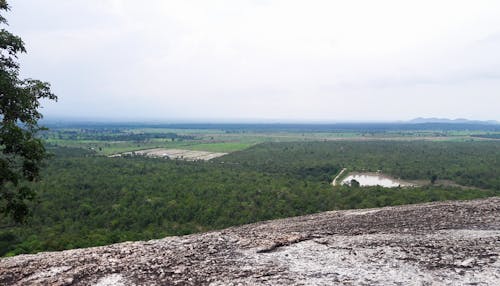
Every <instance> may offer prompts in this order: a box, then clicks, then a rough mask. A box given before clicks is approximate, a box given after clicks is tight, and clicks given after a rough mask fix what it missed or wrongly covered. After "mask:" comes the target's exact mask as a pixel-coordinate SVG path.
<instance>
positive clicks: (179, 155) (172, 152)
mask: <svg viewBox="0 0 500 286" xmlns="http://www.w3.org/2000/svg"><path fill="white" fill-rule="evenodd" d="M226 154H227V153H216V152H207V151H193V150H183V149H165V148H155V149H146V150H139V151H134V152H125V153H118V154H114V155H110V156H108V157H111V158H114V157H123V156H145V157H151V158H167V159H174V160H185V161H198V160H203V161H208V160H211V159H214V158H217V157H221V156H224V155H226Z"/></svg>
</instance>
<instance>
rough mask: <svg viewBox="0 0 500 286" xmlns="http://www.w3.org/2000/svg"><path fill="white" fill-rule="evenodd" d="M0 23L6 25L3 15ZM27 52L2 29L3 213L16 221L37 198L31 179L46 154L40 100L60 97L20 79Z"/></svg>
mask: <svg viewBox="0 0 500 286" xmlns="http://www.w3.org/2000/svg"><path fill="white" fill-rule="evenodd" d="M8 10H9V5H8V4H7V2H6V0H0V12H4V11H8ZM0 24H2V25H7V20H6V19H5V18H4V17H3V16H2V15H1V14H0ZM25 52H26V49H25V47H24V43H23V41H22V40H21V38H20V37H18V36H15V35H13V34H11V33H10V32H8V31H7V30H5V29H3V28H2V29H1V30H0V151H1V152H0V214H2V215H6V216H10V217H12V218H13V219H14V220H15V221H17V222H22V221H24V220H25V218H26V217H27V215H28V214H29V208H28V206H27V203H28V201H29V200H32V199H33V198H34V192H33V190H32V189H31V188H30V187H29V182H33V181H36V180H37V179H38V178H39V171H40V165H41V163H42V161H43V159H45V158H46V157H47V153H46V151H45V148H44V146H43V144H42V141H41V140H40V139H39V138H36V133H37V132H38V131H40V130H42V129H43V128H42V127H40V126H39V125H38V120H39V119H41V118H42V114H41V113H40V112H39V111H38V109H39V108H40V100H41V99H50V100H57V97H56V96H55V95H54V94H53V93H52V92H51V90H50V85H49V84H48V83H46V82H42V81H39V80H34V79H20V78H19V63H18V62H17V54H19V53H25Z"/></svg>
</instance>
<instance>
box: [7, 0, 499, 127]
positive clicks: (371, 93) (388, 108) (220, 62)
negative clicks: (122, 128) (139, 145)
mask: <svg viewBox="0 0 500 286" xmlns="http://www.w3.org/2000/svg"><path fill="white" fill-rule="evenodd" d="M11 5H12V8H13V9H12V12H11V13H10V15H8V16H9V20H10V23H11V27H10V28H11V29H12V30H14V31H15V32H16V33H17V34H19V35H21V36H22V37H23V39H24V40H25V41H26V43H27V46H28V49H29V54H28V55H26V56H24V57H22V64H23V75H27V76H28V75H29V76H31V77H36V78H42V79H45V80H49V81H50V82H51V83H52V85H53V87H54V90H55V91H56V92H57V93H58V95H59V97H60V99H61V100H60V102H59V103H57V104H51V105H48V106H47V109H46V113H47V114H48V115H60V116H61V115H62V116H71V115H75V114H76V115H78V116H80V117H93V116H96V117H121V118H125V117H126V118H134V117H136V118H144V117H151V118H158V119H162V118H181V119H182V118H209V119H210V118H216V119H223V118H231V119H238V118H290V119H297V118H300V119H308V118H310V119H318V118H319V119H324V120H357V119H373V120H376V119H380V118H384V119H391V120H392V119H404V118H410V117H413V116H414V114H415V115H416V116H420V115H433V116H440V117H442V116H451V115H457V117H467V116H466V115H468V116H469V117H472V118H478V119H497V120H498V119H500V118H499V117H498V116H499V115H498V111H495V110H491V108H490V106H489V105H487V104H492V102H491V98H492V97H493V95H495V94H496V91H497V90H498V88H499V87H500V85H499V81H498V75H499V74H500V55H499V54H498V52H497V51H498V49H499V48H500V47H499V46H500V42H499V41H497V40H496V39H497V38H498V31H500V19H499V18H498V15H499V14H500V4H498V3H497V2H495V1H474V2H470V1H438V2H436V1H412V2H406V1H308V2H307V3H305V2H303V1H292V0H288V1H273V0H269V1H189V0H187V1H160V0H151V1H147V2H145V3H139V2H137V1H127V0H123V1H119V0H115V1H111V0H89V1H62V0H48V1H43V2H42V1H35V0H19V1H16V2H12V4H11ZM471 86H474V88H475V90H474V89H471V88H470V87H471ZM457 97H460V100H456V98H457ZM454 98H455V100H454ZM429 101H438V102H440V104H442V107H441V108H440V109H434V108H431V107H429V106H430V105H429V104H428V102H429ZM448 101H450V102H448ZM363 102H366V103H367V105H366V106H362V107H359V110H362V111H363V113H353V112H351V111H350V110H349V109H346V110H344V109H343V108H342V109H340V110H339V109H336V108H337V107H338V106H347V105H349V104H356V103H363ZM407 102H411V103H412V106H411V110H410V108H407V104H406V103H407ZM493 103H494V104H496V105H497V106H498V105H500V99H496V101H495V102H493ZM370 104H371V106H372V107H374V106H376V107H377V108H372V107H370ZM332 108H333V109H334V110H335V112H332ZM485 110H491V111H490V112H485Z"/></svg>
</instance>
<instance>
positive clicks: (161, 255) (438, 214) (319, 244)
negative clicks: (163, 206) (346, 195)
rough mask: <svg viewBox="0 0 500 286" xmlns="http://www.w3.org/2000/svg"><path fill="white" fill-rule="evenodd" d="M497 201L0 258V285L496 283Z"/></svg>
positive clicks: (356, 213) (357, 213)
mask: <svg viewBox="0 0 500 286" xmlns="http://www.w3.org/2000/svg"><path fill="white" fill-rule="evenodd" d="M499 242H500V198H489V199H483V200H474V201H464V202H441V203H430V204H420V205H408V206H399V207H387V208H380V209H370V210H348V211H333V212H324V213H319V214H313V215H308V216H301V217H294V218H287V219H281V220H274V221H265V222H259V223H254V224H249V225H245V226H240V227H232V228H228V229H224V230H220V231H212V232H207V233H201V234H193V235H187V236H182V237H167V238H164V239H159V240H151V241H147V242H141V241H139V242H125V243H119V244H114V245H109V246H103V247H93V248H86V249H76V250H68V251H62V252H45V253H39V254H35V255H19V256H15V257H11V258H2V259H0V285H335V284H337V285H345V284H348V285H455V284H460V285H466V284H471V285H500V260H499V259H498V258H499V256H500V243H499Z"/></svg>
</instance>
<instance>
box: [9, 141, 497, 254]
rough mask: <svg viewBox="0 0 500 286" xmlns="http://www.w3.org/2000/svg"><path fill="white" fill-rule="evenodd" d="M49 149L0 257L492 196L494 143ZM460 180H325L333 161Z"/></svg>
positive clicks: (410, 175) (337, 165)
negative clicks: (197, 154) (177, 152)
mask: <svg viewBox="0 0 500 286" xmlns="http://www.w3.org/2000/svg"><path fill="white" fill-rule="evenodd" d="M51 151H52V152H54V153H55V156H54V158H52V159H51V160H50V161H49V162H48V164H47V166H46V168H45V171H44V173H43V180H42V181H41V182H40V183H39V184H37V185H36V188H37V190H38V194H39V196H38V202H37V203H34V204H33V208H34V216H33V217H32V219H31V220H30V222H29V223H28V224H26V225H22V226H20V225H10V223H11V222H10V221H8V220H7V219H4V220H3V221H0V222H1V223H2V225H3V227H2V228H1V229H0V254H1V255H16V254H20V253H32V252H38V251H45V250H61V249H69V248H76V247H87V246H94V245H104V244H109V243H114V242H119V241H127V240H143V239H151V238H159V237H164V236H167V235H179V234H188V233H193V232H199V231H205V230H210V229H218V228H224V227H228V226H233V225H239V224H244V223H250V222H255V221H261V220H267V219H274V218H281V217H289V216H295V215H302V214H308V213H314V212H320V211H325V210H335V209H349V208H369V207H380V206H387V205H399V204H407V203H418V202H428V201H438V200H448V199H472V198H480V197H488V196H496V195H500V180H499V176H498V170H500V166H499V164H500V162H499V160H498V158H500V144H498V143H497V142H495V141H485V142H425V141H414V142H406V141H403V142H401V141H388V142H386V141H368V142H359V141H358V142H355V141H348V142H347V141H341V142H283V143H274V142H269V143H263V144H258V145H255V146H253V147H250V148H247V149H245V150H241V151H236V152H234V153H231V154H229V155H226V156H224V157H220V158H217V159H214V160H211V161H208V162H185V161H176V160H166V159H150V158H142V157H131V158H107V157H103V156H96V155H95V153H94V152H92V151H89V150H84V149H82V148H62V147H58V148H52V149H51ZM343 167H347V168H348V169H349V170H360V171H361V170H370V171H375V170H382V171H383V172H385V173H388V174H391V175H394V176H397V177H402V178H407V179H421V180H426V181H430V180H431V179H432V178H433V176H436V177H437V178H438V179H447V180H453V181H455V182H457V183H459V184H462V185H464V186H469V187H453V186H439V185H428V186H425V187H418V188H392V189H391V188H382V187H356V186H353V187H347V186H338V187H333V186H331V185H330V182H331V180H332V179H333V177H334V176H335V175H336V174H338V172H339V171H340V170H341V169H342V168H343Z"/></svg>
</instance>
